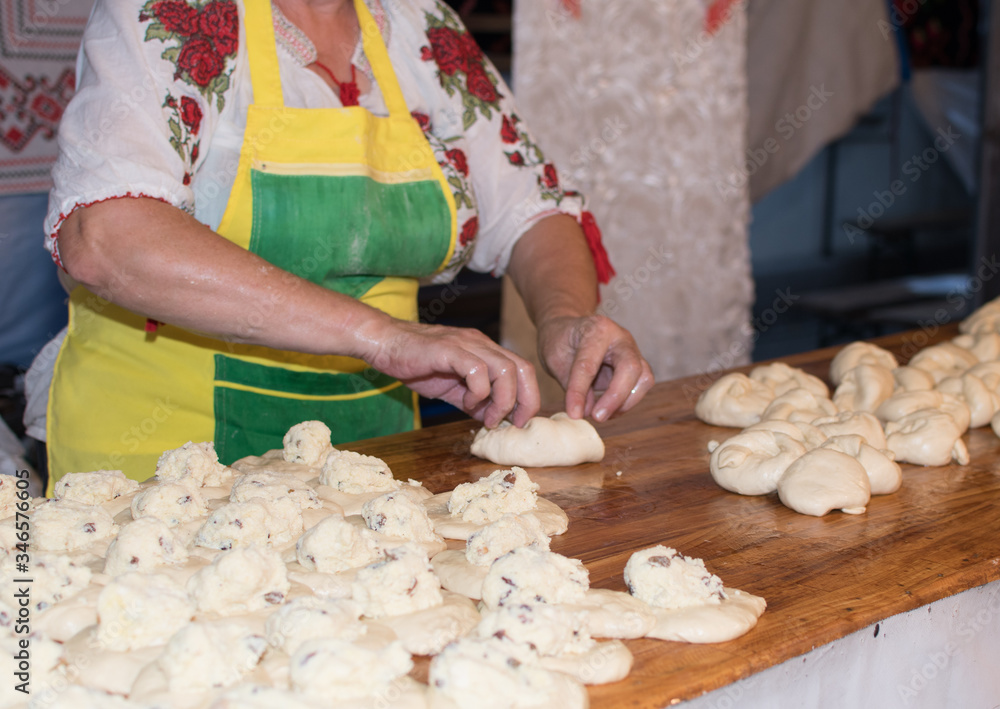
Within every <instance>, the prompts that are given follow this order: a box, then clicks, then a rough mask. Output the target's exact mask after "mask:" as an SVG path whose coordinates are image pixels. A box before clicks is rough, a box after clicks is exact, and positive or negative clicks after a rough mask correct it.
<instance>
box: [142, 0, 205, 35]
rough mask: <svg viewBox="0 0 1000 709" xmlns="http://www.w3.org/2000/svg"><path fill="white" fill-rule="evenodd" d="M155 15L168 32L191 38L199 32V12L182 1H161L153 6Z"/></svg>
mask: <svg viewBox="0 0 1000 709" xmlns="http://www.w3.org/2000/svg"><path fill="white" fill-rule="evenodd" d="M153 14H154V15H155V16H156V19H158V20H159V21H160V22H161V23H163V26H164V27H165V28H166V30H167V31H168V32H176V33H177V34H179V35H182V36H184V37H190V36H191V35H193V34H194V33H195V32H197V31H198V11H197V10H196V9H194V8H193V7H191V6H190V5H188V4H187V3H186V2H180V0H161V2H158V3H156V4H155V5H153Z"/></svg>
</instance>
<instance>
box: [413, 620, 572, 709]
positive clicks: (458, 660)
mask: <svg viewBox="0 0 1000 709" xmlns="http://www.w3.org/2000/svg"><path fill="white" fill-rule="evenodd" d="M428 684H429V685H430V687H431V693H432V697H431V699H432V705H433V703H434V698H433V695H435V694H439V695H441V696H443V697H445V698H446V699H447V700H449V701H451V702H452V703H453V704H454V706H455V707H457V709H509V708H510V707H538V708H541V707H559V708H560V709H582V708H583V707H586V706H588V697H587V690H586V689H585V688H584V686H583V685H582V684H580V683H579V682H578V681H577V680H575V679H573V678H571V677H569V676H568V675H565V674H563V673H561V672H553V671H551V670H546V669H544V668H542V667H539V666H538V657H537V654H536V653H534V652H532V651H531V649H530V648H529V647H528V646H526V645H521V644H518V643H513V642H508V641H506V640H501V639H498V638H475V637H466V638H461V639H460V640H458V641H456V642H454V643H452V644H451V645H449V646H448V647H446V648H445V649H444V650H442V651H441V654H439V655H437V656H436V657H435V658H434V659H433V660H431V667H430V675H429V678H428Z"/></svg>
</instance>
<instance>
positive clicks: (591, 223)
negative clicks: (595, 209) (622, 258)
mask: <svg viewBox="0 0 1000 709" xmlns="http://www.w3.org/2000/svg"><path fill="white" fill-rule="evenodd" d="M580 226H581V227H583V235H584V236H585V237H587V246H588V247H589V248H590V255H591V257H592V258H593V259H594V268H596V269H597V282H598V283H603V284H605V285H607V283H608V282H609V281H610V280H611V279H612V278H614V275H615V268H614V266H612V265H611V259H609V258H608V252H607V251H605V250H604V244H603V243H601V227H599V226H597V220H596V219H594V215H593V214H591V213H590V212H583V213H582V214H581V215H580Z"/></svg>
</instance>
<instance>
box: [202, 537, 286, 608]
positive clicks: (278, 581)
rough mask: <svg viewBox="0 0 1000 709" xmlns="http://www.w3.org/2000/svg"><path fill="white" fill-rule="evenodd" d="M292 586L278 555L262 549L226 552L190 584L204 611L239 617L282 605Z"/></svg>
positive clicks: (251, 548) (241, 549)
mask: <svg viewBox="0 0 1000 709" xmlns="http://www.w3.org/2000/svg"><path fill="white" fill-rule="evenodd" d="M289 588H290V584H289V583H288V575H287V571H286V569H285V564H284V562H282V560H281V557H280V556H279V555H278V554H277V552H274V551H271V550H270V549H264V548H260V547H246V548H235V549H230V550H229V551H224V552H222V553H221V554H219V555H218V556H217V557H215V560H214V561H212V563H211V564H210V565H208V566H206V567H204V568H203V569H199V570H198V571H197V572H196V573H195V574H194V575H193V576H192V577H191V578H190V579H188V582H187V590H188V593H190V594H191V598H193V599H195V600H196V602H197V604H198V610H199V611H202V612H214V613H218V614H219V615H239V614H241V613H252V612H253V611H257V610H261V609H262V608H267V607H268V606H275V605H280V604H281V603H283V602H284V600H285V596H286V595H287V594H288V589H289Z"/></svg>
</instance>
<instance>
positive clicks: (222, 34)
mask: <svg viewBox="0 0 1000 709" xmlns="http://www.w3.org/2000/svg"><path fill="white" fill-rule="evenodd" d="M198 29H199V30H201V34H202V35H204V36H206V37H209V38H211V40H212V43H213V44H215V49H216V51H217V52H218V53H219V54H221V55H222V56H228V55H230V54H234V53H235V52H236V50H237V49H238V48H239V46H240V31H239V13H238V12H237V11H236V4H235V3H233V2H230V0H213V1H212V2H210V3H208V4H207V5H205V7H204V8H202V11H201V13H199V17H198Z"/></svg>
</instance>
